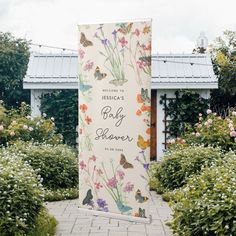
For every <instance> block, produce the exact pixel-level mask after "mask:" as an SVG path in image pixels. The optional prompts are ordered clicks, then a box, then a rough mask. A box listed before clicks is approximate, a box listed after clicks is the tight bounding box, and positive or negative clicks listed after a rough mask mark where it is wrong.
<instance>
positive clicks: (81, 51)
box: [79, 49, 85, 60]
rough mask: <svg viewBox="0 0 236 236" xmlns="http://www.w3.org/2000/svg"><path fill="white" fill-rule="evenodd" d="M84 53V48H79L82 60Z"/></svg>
mask: <svg viewBox="0 0 236 236" xmlns="http://www.w3.org/2000/svg"><path fill="white" fill-rule="evenodd" d="M84 54H85V52H84V50H82V49H79V58H80V59H81V60H82V59H83V58H84Z"/></svg>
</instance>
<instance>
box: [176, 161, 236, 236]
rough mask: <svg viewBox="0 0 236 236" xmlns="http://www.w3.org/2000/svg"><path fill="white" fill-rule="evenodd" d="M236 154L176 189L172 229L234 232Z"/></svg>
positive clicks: (199, 232)
mask: <svg viewBox="0 0 236 236" xmlns="http://www.w3.org/2000/svg"><path fill="white" fill-rule="evenodd" d="M235 173H236V156H231V157H230V156H228V157H226V158H225V159H224V161H223V163H221V165H219V163H217V165H214V166H212V167H211V168H206V169H205V170H204V171H203V172H202V174H201V175H198V176H197V175H196V176H193V177H192V178H191V179H189V181H188V184H187V186H186V187H185V188H183V189H180V190H179V191H176V193H175V200H177V203H172V204H173V211H174V215H173V221H172V224H171V226H172V229H173V230H174V232H175V233H177V234H178V235H209V236H214V235H224V236H230V235H236V215H235V212H236V177H235Z"/></svg>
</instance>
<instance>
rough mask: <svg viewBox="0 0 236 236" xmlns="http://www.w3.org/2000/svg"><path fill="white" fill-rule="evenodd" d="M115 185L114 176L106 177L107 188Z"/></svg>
mask: <svg viewBox="0 0 236 236" xmlns="http://www.w3.org/2000/svg"><path fill="white" fill-rule="evenodd" d="M116 185H117V179H116V177H115V176H114V177H112V178H111V179H108V182H107V187H109V188H116Z"/></svg>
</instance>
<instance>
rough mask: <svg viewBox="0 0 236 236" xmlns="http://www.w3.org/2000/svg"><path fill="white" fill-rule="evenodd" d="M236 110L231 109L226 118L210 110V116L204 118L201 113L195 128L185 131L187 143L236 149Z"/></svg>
mask: <svg viewBox="0 0 236 236" xmlns="http://www.w3.org/2000/svg"><path fill="white" fill-rule="evenodd" d="M235 129H236V111H231V112H230V116H229V117H226V118H225V119H224V118H222V117H221V116H217V115H216V114H212V112H211V110H208V116H207V117H206V119H203V118H202V116H201V114H200V116H199V122H198V123H197V124H196V127H195V130H192V129H190V130H189V131H188V132H186V133H185V136H184V138H185V140H186V142H187V143H189V144H190V143H195V144H204V145H205V146H209V145H210V146H219V147H221V148H222V150H226V151H229V150H236V131H235Z"/></svg>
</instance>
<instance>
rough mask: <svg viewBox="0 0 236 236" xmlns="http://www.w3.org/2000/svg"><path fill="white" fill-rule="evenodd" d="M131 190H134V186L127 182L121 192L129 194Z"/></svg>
mask: <svg viewBox="0 0 236 236" xmlns="http://www.w3.org/2000/svg"><path fill="white" fill-rule="evenodd" d="M133 189H134V185H133V184H131V183H130V182H128V183H127V184H126V185H125V187H124V188H123V192H127V193H129V192H132V191H133Z"/></svg>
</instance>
